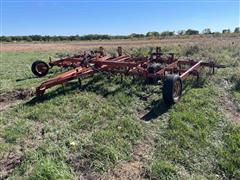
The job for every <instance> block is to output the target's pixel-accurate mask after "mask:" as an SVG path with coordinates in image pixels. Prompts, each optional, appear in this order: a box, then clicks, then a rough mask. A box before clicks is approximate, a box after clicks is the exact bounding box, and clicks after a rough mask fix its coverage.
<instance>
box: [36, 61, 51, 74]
mask: <svg viewBox="0 0 240 180" xmlns="http://www.w3.org/2000/svg"><path fill="white" fill-rule="evenodd" d="M35 69H36V71H37V72H38V74H41V75H42V74H45V73H46V72H47V71H48V67H47V66H46V65H45V64H43V63H39V64H37V65H36V68H35Z"/></svg>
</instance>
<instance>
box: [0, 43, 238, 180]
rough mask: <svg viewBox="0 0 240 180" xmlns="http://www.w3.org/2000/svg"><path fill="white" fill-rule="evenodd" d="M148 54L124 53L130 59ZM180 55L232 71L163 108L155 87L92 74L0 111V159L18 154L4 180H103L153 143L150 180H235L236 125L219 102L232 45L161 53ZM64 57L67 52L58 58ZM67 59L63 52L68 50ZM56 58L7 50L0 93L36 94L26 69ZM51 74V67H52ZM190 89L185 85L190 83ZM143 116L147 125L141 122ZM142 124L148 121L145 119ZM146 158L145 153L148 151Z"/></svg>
mask: <svg viewBox="0 0 240 180" xmlns="http://www.w3.org/2000/svg"><path fill="white" fill-rule="evenodd" d="M148 50H149V49H148V48H141V49H140V50H139V49H137V48H133V49H132V50H130V49H129V50H127V51H129V52H131V53H132V54H134V55H136V56H140V55H142V54H144V55H146V54H147V52H148ZM164 50H165V51H174V52H176V53H177V54H178V55H186V54H191V55H192V56H195V57H197V56H200V57H213V58H216V59H217V61H218V62H221V63H228V62H229V60H230V59H231V62H229V64H230V67H228V68H226V69H225V70H220V71H218V72H217V74H216V75H215V76H214V78H213V77H212V78H211V77H210V79H209V80H207V81H206V82H205V83H204V85H203V86H202V87H195V86H191V85H189V86H186V90H185V91H186V92H185V93H184V96H183V97H182V99H181V101H180V102H179V103H177V104H176V105H174V106H173V107H171V108H170V109H167V108H166V107H165V106H164V105H163V103H162V95H161V89H160V86H159V85H146V84H144V82H143V81H142V80H138V81H136V80H134V79H132V78H131V77H126V78H125V79H124V81H123V82H122V83H121V82H120V77H119V76H116V77H112V78H110V79H109V78H108V77H107V76H106V75H104V74H96V75H94V76H93V77H89V78H86V79H85V80H83V88H82V90H81V91H80V90H78V83H77V81H73V82H71V83H68V84H66V87H65V93H64V92H63V89H62V87H61V86H57V87H55V88H52V89H50V90H48V91H47V93H46V94H45V96H44V100H43V101H37V100H36V99H34V98H33V99H31V100H24V101H22V102H21V103H20V104H18V105H16V106H14V107H12V108H9V109H7V110H6V111H3V112H0V127H1V128H0V159H3V160H4V159H6V157H7V155H8V153H9V152H12V153H13V154H15V155H18V156H21V157H22V161H21V163H20V164H18V165H16V166H15V167H14V168H13V171H12V172H11V173H9V175H10V179H16V178H22V179H76V178H77V177H79V176H82V175H83V176H84V175H86V174H100V175H101V174H103V175H104V174H105V173H106V172H107V171H109V170H111V169H114V167H116V166H117V165H118V164H120V163H128V162H129V161H133V160H134V158H135V157H134V156H135V155H134V151H135V150H136V148H137V147H138V146H137V145H138V144H139V143H140V144H141V143H146V140H147V139H148V138H152V139H153V142H154V143H153V144H151V146H152V147H151V148H152V152H153V154H152V155H151V154H149V156H150V158H149V159H148V160H147V162H145V161H144V162H145V164H144V165H143V166H144V171H146V172H145V176H144V177H147V178H152V179H221V178H235V179H237V178H239V164H240V159H239V157H240V154H239V146H240V145H239V142H240V140H239V134H240V132H239V131H240V127H239V125H236V124H233V123H230V122H227V121H226V120H225V117H224V112H223V110H222V109H223V106H224V104H222V103H221V101H220V100H219V99H220V97H221V95H222V94H221V93H222V82H223V80H222V79H223V78H224V79H225V80H226V81H227V82H228V83H229V84H228V85H227V87H226V89H230V91H229V92H230V93H231V92H232V94H233V95H234V97H235V99H236V101H237V102H240V101H239V100H238V99H239V97H240V96H239V91H238V90H237V89H233V90H232V89H231V87H232V86H231V85H232V84H234V83H236V80H234V79H232V77H233V76H234V73H237V69H235V66H239V56H238V55H237V51H238V49H237V48H236V47H221V48H209V49H208V50H206V49H205V48H203V47H198V48H196V47H187V46H186V47H185V46H184V47H181V46H174V47H173V48H170V47H168V48H164ZM64 53H65V52H64ZM66 53H67V52H66ZM49 55H52V56H60V55H59V54H58V55H56V54H55V52H54V53H50V54H49V53H48V52H44V53H39V52H25V53H21V52H8V53H3V58H2V59H1V61H0V63H1V65H2V66H1V74H0V77H1V80H0V83H1V89H0V92H1V93H2V92H7V91H11V90H14V89H16V88H20V87H21V88H34V87H36V86H37V85H38V84H39V83H40V82H42V81H44V80H45V79H47V78H48V77H51V76H53V74H50V75H48V77H45V78H34V76H33V75H32V73H31V69H30V65H31V62H32V61H33V60H35V59H38V58H40V59H42V58H44V59H47V58H48V56H49ZM54 71H57V69H54ZM189 84H191V81H189ZM146 113H149V114H150V115H149V117H148V118H149V119H150V120H153V121H150V123H146V122H145V121H144V120H143V119H140V118H141V116H143V115H144V114H146ZM149 119H148V120H149ZM146 152H147V151H146Z"/></svg>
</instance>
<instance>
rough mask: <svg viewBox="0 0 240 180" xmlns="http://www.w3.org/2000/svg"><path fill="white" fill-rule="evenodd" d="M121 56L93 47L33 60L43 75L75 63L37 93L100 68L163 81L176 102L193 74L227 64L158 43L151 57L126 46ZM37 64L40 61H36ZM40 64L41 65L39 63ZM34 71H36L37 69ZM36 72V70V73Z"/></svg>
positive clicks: (165, 90)
mask: <svg viewBox="0 0 240 180" xmlns="http://www.w3.org/2000/svg"><path fill="white" fill-rule="evenodd" d="M117 51H118V56H116V57H111V56H108V55H106V54H105V53H104V51H103V48H102V47H100V49H99V51H95V52H93V51H90V53H83V54H80V55H78V56H73V57H70V58H65V59H60V60H57V61H54V62H50V63H49V65H47V63H45V62H43V61H41V62H43V63H42V64H41V63H36V62H39V61H36V62H34V63H35V64H34V63H33V66H32V69H34V70H36V71H37V70H38V74H40V76H44V75H46V74H47V73H46V72H48V69H49V66H50V67H52V66H54V65H55V66H59V67H69V66H71V67H73V69H71V70H69V71H66V72H64V73H61V74H59V75H57V76H56V77H54V78H51V79H49V80H47V81H45V82H43V83H42V84H41V85H40V86H38V87H37V88H36V96H42V95H43V94H44V92H45V91H46V90H47V89H49V88H51V87H53V86H56V85H59V84H64V83H66V82H68V81H71V80H73V79H78V82H79V84H80V85H81V78H83V77H85V76H89V75H92V74H94V73H98V72H109V73H111V74H114V73H117V74H123V75H132V76H138V77H144V78H146V79H151V80H154V82H157V81H159V80H162V81H163V87H162V94H163V99H164V102H165V103H166V104H167V105H172V104H174V103H176V102H177V101H178V100H179V98H180V97H181V95H182V90H183V81H184V80H186V79H187V78H188V77H189V76H190V75H192V76H196V77H197V78H198V77H199V74H200V72H201V70H202V69H201V67H209V68H211V69H212V72H213V73H214V70H215V68H224V67H225V66H224V65H219V64H215V63H214V62H204V61H196V60H181V59H178V58H175V57H174V54H173V53H169V54H167V55H164V54H163V53H162V52H161V48H160V47H157V48H156V51H155V52H153V53H151V55H150V57H131V56H128V55H123V52H122V48H121V47H118V50H117ZM36 64H37V65H36ZM38 66H39V67H38ZM33 73H34V71H33ZM34 74H35V73H34Z"/></svg>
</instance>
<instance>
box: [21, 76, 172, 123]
mask: <svg viewBox="0 0 240 180" xmlns="http://www.w3.org/2000/svg"><path fill="white" fill-rule="evenodd" d="M119 79H120V78H119ZM107 81H109V82H110V83H113V85H116V86H118V87H117V88H115V89H114V90H109V89H108V87H109V86H106V83H108V82H107ZM133 83H134V84H141V86H143V87H144V88H145V87H146V86H147V85H148V84H147V83H146V82H143V81H140V80H137V79H133V80H132V82H131V83H129V82H128V83H126V82H123V83H121V81H120V80H117V81H116V80H111V79H108V78H106V77H105V78H104V77H101V76H93V77H90V78H87V79H86V81H85V83H84V84H83V85H82V86H81V87H80V86H79V83H78V82H76V81H74V82H68V83H67V84H66V85H65V86H64V88H63V86H59V87H57V89H55V90H53V91H50V92H48V93H46V94H44V96H42V97H34V98H33V99H31V100H30V101H28V102H27V103H26V104H25V105H27V106H33V105H35V104H38V103H43V102H46V101H49V100H50V99H52V98H55V97H57V96H62V95H65V94H68V93H69V92H71V91H76V90H80V91H87V92H94V93H96V94H98V95H101V96H102V97H107V96H111V95H112V96H114V95H115V94H117V93H118V92H121V91H124V92H125V93H127V94H129V96H132V95H135V96H136V97H138V98H139V99H141V100H143V101H146V100H147V99H148V96H149V95H146V94H144V93H141V92H138V91H130V92H126V90H129V89H131V85H132V84H133ZM143 91H144V90H143ZM168 109H169V107H168V106H167V105H165V103H164V102H163V100H162V99H160V100H156V101H152V102H151V109H150V111H149V112H148V113H147V114H145V115H144V116H143V117H142V118H141V119H142V120H145V121H151V120H154V119H156V118H157V117H159V116H161V115H162V114H164V113H165V112H167V111H168Z"/></svg>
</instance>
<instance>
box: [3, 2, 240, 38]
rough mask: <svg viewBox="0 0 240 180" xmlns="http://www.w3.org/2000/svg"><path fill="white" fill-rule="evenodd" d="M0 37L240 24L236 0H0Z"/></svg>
mask: <svg viewBox="0 0 240 180" xmlns="http://www.w3.org/2000/svg"><path fill="white" fill-rule="evenodd" d="M1 1H2V2H1V26H2V28H1V29H2V33H1V34H2V35H32V34H40V35H76V34H79V35H84V34H113V35H120V34H122V35H125V34H130V33H132V32H135V33H146V32H148V31H159V32H161V31H165V30H170V31H178V30H182V29H188V28H192V29H197V30H200V31H201V30H202V29H204V28H211V30H212V31H221V30H222V29H224V28H230V29H231V30H233V29H234V28H235V27H237V26H240V25H239V24H240V0H195V1H194V0H192V1H189V0H169V1H167V0H149V1H148V0H130V1H127V0H120V1H117V0H99V1H97V0H90V1H87V0H82V1H81V0H69V1H67V0H60V1H59V0H58V1H57V0H55V1H54V0H49V1H47V0H35V1H34V0H1Z"/></svg>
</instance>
